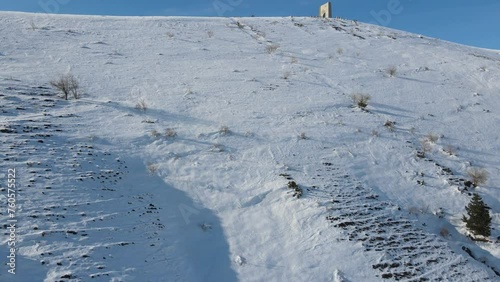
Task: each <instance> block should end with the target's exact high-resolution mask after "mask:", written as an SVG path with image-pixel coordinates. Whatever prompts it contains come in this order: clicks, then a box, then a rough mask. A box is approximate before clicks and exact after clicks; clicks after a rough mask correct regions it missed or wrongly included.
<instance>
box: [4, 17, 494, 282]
mask: <svg viewBox="0 0 500 282" xmlns="http://www.w3.org/2000/svg"><path fill="white" fill-rule="evenodd" d="M0 65H1V68H0V95H1V96H0V101H1V102H0V106H1V113H0V131H1V133H0V141H1V144H0V146H1V147H0V148H1V150H0V157H1V159H2V162H1V165H0V169H1V171H0V176H1V177H0V181H1V184H0V187H2V188H1V189H2V191H1V195H2V196H1V197H0V199H1V203H2V204H1V205H2V206H1V207H0V219H1V222H2V224H3V226H4V231H5V232H4V234H5V236H2V237H1V240H0V255H1V257H2V260H1V261H2V262H3V261H5V262H7V260H6V257H7V255H9V247H8V239H9V231H8V230H7V227H8V224H7V222H8V219H9V214H8V211H7V194H8V193H7V187H6V186H7V170H8V169H11V168H15V169H16V172H17V175H16V177H17V178H16V181H17V191H16V193H17V194H16V200H17V202H16V203H17V209H16V212H15V216H16V219H17V220H18V222H17V224H16V227H17V229H16V247H17V251H16V254H17V257H16V275H15V276H13V275H12V274H10V273H8V272H7V271H8V270H9V266H8V265H4V266H3V267H2V268H1V271H0V281H384V280H398V279H399V280H403V281H410V280H411V281H438V280H439V279H442V281H498V279H499V278H498V274H495V273H494V271H493V270H492V269H494V270H495V271H496V272H497V273H499V272H500V260H499V258H500V248H499V242H500V241H499V240H498V238H499V237H500V232H499V230H498V229H499V224H500V213H499V211H500V210H499V208H500V205H499V199H500V189H499V188H500V177H499V175H500V173H499V172H500V153H499V152H500V142H499V137H500V130H499V124H500V112H499V110H500V96H499V95H500V81H499V80H498V76H499V71H500V51H498V50H485V49H479V48H473V47H468V46H463V45H457V44H453V43H449V42H444V41H441V40H438V39H433V38H426V37H422V36H419V35H415V34H411V33H407V32H403V31H398V30H392V29H387V28H383V27H378V26H374V25H368V24H363V23H357V22H352V21H348V20H340V19H339V20H327V19H319V18H291V17H290V18H188V17H142V18H141V17H103V16H66V15H45V14H25V13H13V12H1V13H0ZM392 66H393V67H395V68H396V74H395V75H394V76H393V77H391V76H390V75H389V74H388V73H387V69H388V68H390V67H392ZM66 73H72V74H73V75H75V77H77V79H78V81H79V82H80V84H81V86H82V91H83V96H82V97H81V99H78V100H72V99H70V100H68V101H65V100H63V99H61V98H60V97H57V96H56V95H58V93H57V91H56V90H54V89H52V88H51V87H50V85H49V81H51V80H54V79H56V78H58V77H59V76H60V75H62V74H66ZM353 93H363V94H368V95H370V96H371V100H370V102H369V104H368V107H367V110H366V111H362V110H360V109H358V108H355V107H353V103H352V101H351V98H350V97H351V94H353ZM141 101H143V102H144V103H145V105H146V109H145V110H140V109H137V108H136V104H138V103H139V102H141ZM387 121H393V122H395V124H394V127H393V128H392V129H391V128H388V127H386V126H384V124H385V123H386V122H387ZM167 129H169V134H168V135H169V136H165V134H164V133H165V131H166V130H167ZM154 131H156V132H154ZM429 134H432V135H434V136H437V137H438V140H437V141H435V142H431V143H430V144H429V145H428V146H427V147H428V150H429V152H427V153H426V156H425V158H419V157H417V151H418V150H421V140H423V139H425V138H426V136H428V135H429ZM450 148H453V150H452V151H453V153H454V154H453V155H450V154H448V153H446V151H449V150H450ZM470 167H482V168H485V169H486V170H487V171H488V172H489V177H488V181H487V183H486V184H484V185H481V186H480V187H477V188H471V189H469V191H461V190H462V189H463V188H464V183H463V182H464V180H467V179H468V176H467V169H468V168H470ZM460 179H463V180H460ZM289 181H295V182H296V183H297V184H298V186H299V187H300V189H302V193H303V194H302V197H300V198H297V197H293V194H294V191H293V190H291V189H289V188H288V187H287V184H288V183H289ZM419 183H423V185H421V184H419ZM469 192H477V193H479V194H480V195H481V197H483V199H484V201H485V203H487V204H488V205H489V206H490V207H491V215H492V217H493V224H492V227H493V230H492V235H491V237H490V238H489V241H488V242H475V241H472V240H470V239H469V238H468V237H467V231H466V230H465V227H464V223H463V222H462V221H461V217H462V214H464V213H465V209H464V207H465V206H466V205H467V203H468V202H469V201H470V198H471V197H470V194H469ZM464 250H470V252H471V253H472V254H473V256H474V257H475V259H474V258H472V257H471V256H470V255H469V254H467V252H466V251H464Z"/></svg>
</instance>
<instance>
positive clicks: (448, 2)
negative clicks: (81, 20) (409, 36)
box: [0, 0, 500, 50]
mask: <svg viewBox="0 0 500 282" xmlns="http://www.w3.org/2000/svg"><path fill="white" fill-rule="evenodd" d="M324 2H326V0H142V1H139V0H0V10H4V11H25V12H38V13H46V12H48V13H61V14H92V15H128V16H131V15H132V16H146V15H147V16H224V17H232V16H234V17H240V16H251V15H255V16H262V17H264V16H265V17H268V16H291V15H293V16H316V15H317V13H318V7H319V6H320V5H321V4H323V3H324ZM331 2H332V4H333V14H334V16H340V17H343V18H348V19H356V20H359V21H362V22H368V23H375V24H379V25H384V26H388V27H392V28H396V29H401V30H406V31H410V32H415V33H419V34H423V35H427V36H431V37H437V38H441V39H445V40H449V41H454V42H458V43H462V44H466V45H472V46H477V47H483V48H490V49H498V50H500V0H337V1H331Z"/></svg>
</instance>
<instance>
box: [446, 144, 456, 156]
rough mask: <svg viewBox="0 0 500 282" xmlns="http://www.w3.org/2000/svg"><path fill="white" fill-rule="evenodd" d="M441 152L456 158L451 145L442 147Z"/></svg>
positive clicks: (454, 150)
mask: <svg viewBox="0 0 500 282" xmlns="http://www.w3.org/2000/svg"><path fill="white" fill-rule="evenodd" d="M443 152H445V153H446V154H448V155H450V156H456V155H457V153H456V149H455V147H453V146H451V145H448V146H446V147H444V148H443Z"/></svg>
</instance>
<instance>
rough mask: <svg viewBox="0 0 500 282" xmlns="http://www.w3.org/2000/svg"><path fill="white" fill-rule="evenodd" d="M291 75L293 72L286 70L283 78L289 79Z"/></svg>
mask: <svg viewBox="0 0 500 282" xmlns="http://www.w3.org/2000/svg"><path fill="white" fill-rule="evenodd" d="M291 75H292V73H291V72H290V71H285V72H284V73H283V76H282V78H283V79H284V80H287V79H289V78H290V76H291Z"/></svg>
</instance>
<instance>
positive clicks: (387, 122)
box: [384, 120, 396, 132]
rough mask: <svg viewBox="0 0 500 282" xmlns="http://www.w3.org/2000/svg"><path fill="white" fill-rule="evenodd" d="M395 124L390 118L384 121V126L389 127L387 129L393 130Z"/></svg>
mask: <svg viewBox="0 0 500 282" xmlns="http://www.w3.org/2000/svg"><path fill="white" fill-rule="evenodd" d="M395 125H396V122H395V121H392V120H387V121H385V123H384V126H385V127H386V128H387V129H389V131H391V132H393V131H394V130H396V128H395V127H394V126H395Z"/></svg>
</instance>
